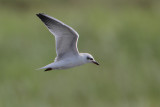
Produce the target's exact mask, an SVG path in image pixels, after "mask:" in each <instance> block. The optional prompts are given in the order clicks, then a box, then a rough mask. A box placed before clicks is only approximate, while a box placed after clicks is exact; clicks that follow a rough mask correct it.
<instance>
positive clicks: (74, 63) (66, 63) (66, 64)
mask: <svg viewBox="0 0 160 107" xmlns="http://www.w3.org/2000/svg"><path fill="white" fill-rule="evenodd" d="M82 64H84V63H83V62H80V61H76V60H74V61H72V60H66V61H63V62H59V64H58V63H57V64H56V65H57V66H55V67H54V68H55V69H67V68H72V67H76V66H80V65H82Z"/></svg>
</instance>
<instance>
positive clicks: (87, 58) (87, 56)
mask: <svg viewBox="0 0 160 107" xmlns="http://www.w3.org/2000/svg"><path fill="white" fill-rule="evenodd" d="M82 56H83V59H84V61H85V63H94V64H96V65H99V63H98V62H96V61H95V60H94V58H93V56H92V55H91V54H88V53H82Z"/></svg>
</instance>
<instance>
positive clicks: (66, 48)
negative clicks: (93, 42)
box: [36, 13, 99, 71]
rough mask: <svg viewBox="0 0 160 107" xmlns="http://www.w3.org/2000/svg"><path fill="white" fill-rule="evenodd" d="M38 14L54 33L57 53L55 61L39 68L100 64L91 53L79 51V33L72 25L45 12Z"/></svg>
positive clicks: (56, 68) (58, 68) (65, 67)
mask: <svg viewBox="0 0 160 107" xmlns="http://www.w3.org/2000/svg"><path fill="white" fill-rule="evenodd" d="M36 15H37V16H38V17H39V18H40V19H41V21H42V22H43V23H44V24H45V26H46V27H47V28H48V30H49V31H50V32H51V33H52V34H53V35H54V37H55V42H56V54H57V56H56V58H55V60H54V62H52V63H50V64H48V65H46V66H44V67H42V68H39V69H45V70H44V71H50V70H60V69H68V68H72V67H76V66H80V65H83V64H86V63H94V64H96V65H99V63H98V62H96V60H95V59H94V58H93V56H92V55H91V54H89V53H79V51H78V48H77V42H78V38H79V34H78V33H77V32H76V31H75V30H74V29H73V28H72V27H70V26H68V25H66V24H64V23H63V22H61V21H59V20H58V19H56V18H54V17H51V16H49V15H46V14H44V13H38V14H36Z"/></svg>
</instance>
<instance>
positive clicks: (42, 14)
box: [36, 13, 45, 17]
mask: <svg viewBox="0 0 160 107" xmlns="http://www.w3.org/2000/svg"><path fill="white" fill-rule="evenodd" d="M36 15H37V16H38V17H40V16H44V15H45V14H44V13H37V14H36Z"/></svg>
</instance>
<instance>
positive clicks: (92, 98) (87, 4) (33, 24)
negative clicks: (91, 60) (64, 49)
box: [0, 0, 160, 107]
mask: <svg viewBox="0 0 160 107" xmlns="http://www.w3.org/2000/svg"><path fill="white" fill-rule="evenodd" d="M159 5H160V2H158V0H157V1H156V0H152V1H151V0H146V1H144V0H135V1H126V0H122V1H121V2H120V1H118V0H116V1H111V0H98V1H95V0H93V1H92V0H86V1H80V0H79V1H74V0H61V2H60V1H59V0H55V1H51V0H48V1H47V0H44V1H38V0H35V1H32V0H14V2H13V1H12V0H1V1H0V13H1V14H0V67H1V68H0V107H160V14H159V10H160V6H159ZM39 12H42V13H46V14H48V15H51V16H53V17H55V18H57V19H59V20H61V21H63V22H64V23H66V24H68V25H70V26H72V27H73V28H74V29H75V30H76V31H77V32H78V33H79V35H80V39H79V43H78V47H79V51H80V52H88V53H91V54H92V55H93V56H94V57H95V59H96V60H97V61H98V62H99V63H100V66H96V65H93V64H86V65H84V66H79V67H76V68H73V69H67V70H60V71H58V70H55V71H51V72H43V71H42V70H40V71H37V70H35V69H37V68H40V67H42V66H44V65H46V64H49V63H51V62H53V61H54V58H55V57H56V53H55V44H54V37H53V36H52V35H51V34H50V33H49V31H48V30H47V29H46V27H45V26H44V24H43V23H42V22H41V21H40V20H39V19H38V18H37V17H36V15H35V14H36V13H39Z"/></svg>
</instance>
